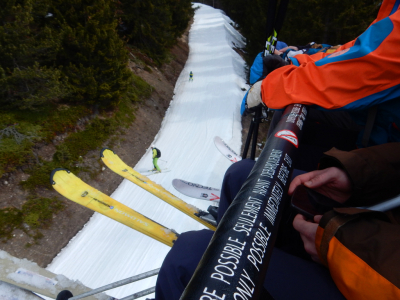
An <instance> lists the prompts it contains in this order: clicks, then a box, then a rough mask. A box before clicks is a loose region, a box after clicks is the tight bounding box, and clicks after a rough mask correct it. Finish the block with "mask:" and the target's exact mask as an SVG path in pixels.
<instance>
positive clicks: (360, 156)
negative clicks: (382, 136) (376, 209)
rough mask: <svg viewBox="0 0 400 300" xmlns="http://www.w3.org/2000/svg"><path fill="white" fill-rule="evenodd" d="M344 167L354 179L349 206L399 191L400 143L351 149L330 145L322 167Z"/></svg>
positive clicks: (385, 197)
mask: <svg viewBox="0 0 400 300" xmlns="http://www.w3.org/2000/svg"><path fill="white" fill-rule="evenodd" d="M333 166H335V167H338V168H341V169H344V170H345V171H346V172H347V174H348V175H349V177H350V179H351V181H352V183H353V189H354V190H353V195H352V197H351V198H350V199H349V200H348V201H347V202H346V205H348V206H368V205H373V204H375V203H378V202H381V201H383V200H386V199H389V198H391V197H394V196H397V195H399V194H400V143H388V144H383V145H379V146H373V147H368V148H363V149H357V150H353V151H350V152H347V151H341V150H338V149H335V148H333V149H331V150H329V151H328V152H326V153H325V156H324V157H323V158H322V159H321V161H320V165H319V168H320V169H325V168H328V167H333Z"/></svg>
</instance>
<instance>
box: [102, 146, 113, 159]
mask: <svg viewBox="0 0 400 300" xmlns="http://www.w3.org/2000/svg"><path fill="white" fill-rule="evenodd" d="M106 150H110V151H111V152H112V153H114V154H115V152H114V151H112V150H111V149H110V148H107V147H105V148H103V149H101V150H100V158H103V157H104V154H103V153H104V151H106Z"/></svg>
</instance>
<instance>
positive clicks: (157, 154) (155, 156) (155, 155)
mask: <svg viewBox="0 0 400 300" xmlns="http://www.w3.org/2000/svg"><path fill="white" fill-rule="evenodd" d="M151 149H152V153H153V165H154V169H153V171H158V172H161V169H160V167H159V166H158V165H157V161H158V158H159V157H161V151H160V150H159V149H157V148H156V147H151Z"/></svg>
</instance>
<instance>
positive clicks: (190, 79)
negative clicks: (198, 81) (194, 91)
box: [189, 71, 193, 81]
mask: <svg viewBox="0 0 400 300" xmlns="http://www.w3.org/2000/svg"><path fill="white" fill-rule="evenodd" d="M189 81H193V72H192V71H190V74H189Z"/></svg>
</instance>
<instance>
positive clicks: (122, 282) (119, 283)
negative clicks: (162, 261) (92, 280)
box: [68, 268, 160, 300]
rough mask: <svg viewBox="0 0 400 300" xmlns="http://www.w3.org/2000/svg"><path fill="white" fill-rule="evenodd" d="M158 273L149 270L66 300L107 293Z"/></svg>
mask: <svg viewBox="0 0 400 300" xmlns="http://www.w3.org/2000/svg"><path fill="white" fill-rule="evenodd" d="M159 271H160V268H158V269H154V270H151V271H148V272H145V273H142V274H139V275H135V276H132V277H129V278H126V279H122V280H120V281H116V282H113V283H110V284H107V285H105V286H102V287H99V288H97V289H94V290H91V291H90V292H86V293H83V294H80V295H77V296H74V297H72V298H69V299H68V300H77V299H82V298H85V297H88V296H91V295H95V294H98V293H101V292H104V291H107V290H111V289H114V288H116V287H120V286H123V285H126V284H129V283H132V282H135V281H138V280H142V279H145V278H147V277H151V276H154V275H157V274H158V272H159ZM142 292H144V291H142ZM140 293H141V292H140ZM136 294H138V293H136ZM136 294H134V295H136ZM149 294H151V293H149ZM134 295H132V296H134ZM144 295H148V294H143V296H144ZM132 296H128V297H132ZM140 297H141V296H140ZM123 299H125V300H128V299H136V298H123ZM121 300H122V299H121Z"/></svg>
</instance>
